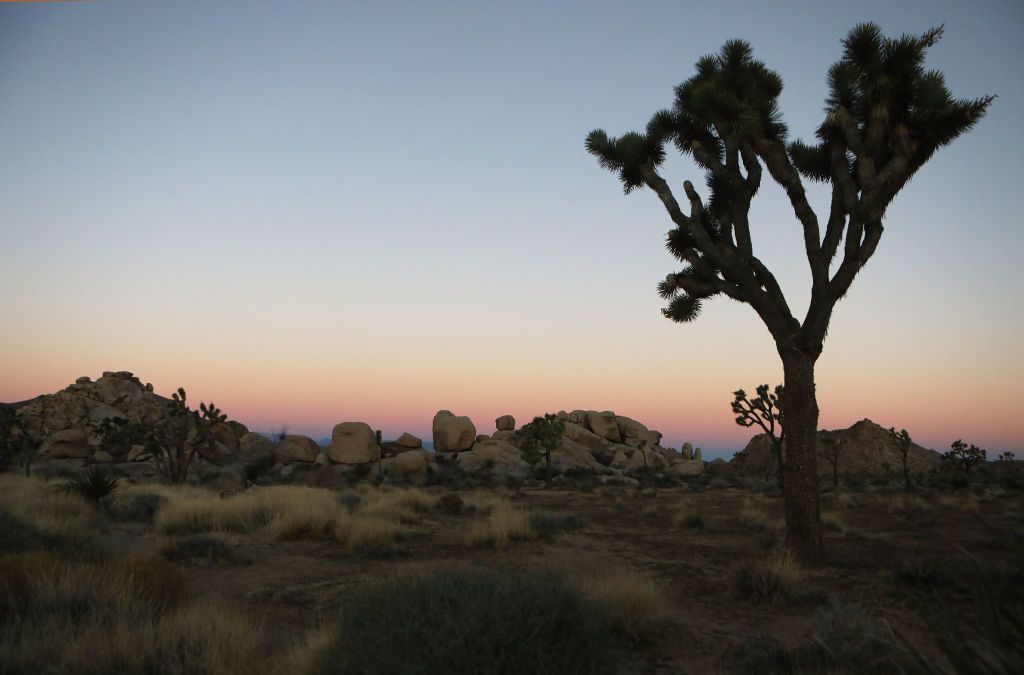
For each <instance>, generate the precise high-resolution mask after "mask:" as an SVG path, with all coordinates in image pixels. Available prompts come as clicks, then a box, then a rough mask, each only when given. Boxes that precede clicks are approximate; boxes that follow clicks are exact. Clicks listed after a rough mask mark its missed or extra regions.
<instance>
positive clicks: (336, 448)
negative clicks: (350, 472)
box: [327, 422, 380, 464]
mask: <svg viewBox="0 0 1024 675" xmlns="http://www.w3.org/2000/svg"><path fill="white" fill-rule="evenodd" d="M379 453H380V449H379V448H378V446H377V434H376V433H374V431H373V429H371V428H370V425H369V424H366V423H365V422H342V423H341V424H338V425H335V427H334V431H333V432H331V445H330V447H329V448H328V449H327V454H328V455H329V456H330V458H331V461H332V462H334V463H335V464H365V463H367V462H374V461H376V460H377V457H378V456H379Z"/></svg>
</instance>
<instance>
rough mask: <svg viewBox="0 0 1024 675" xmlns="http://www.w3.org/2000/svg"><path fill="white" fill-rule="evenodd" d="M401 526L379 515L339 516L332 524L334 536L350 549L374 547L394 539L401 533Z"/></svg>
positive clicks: (357, 549)
mask: <svg viewBox="0 0 1024 675" xmlns="http://www.w3.org/2000/svg"><path fill="white" fill-rule="evenodd" d="M402 531H403V530H402V527H401V526H400V525H399V524H398V523H395V522H393V521H391V520H387V519H386V518H383V517H380V516H366V515H350V514H344V515H342V516H340V517H339V518H338V519H337V520H336V521H335V524H334V530H333V535H334V538H335V539H336V540H337V541H338V543H340V544H341V545H343V546H344V547H345V548H347V549H348V550H350V551H359V550H364V549H370V548H376V547H379V546H383V545H385V544H387V543H389V542H391V541H394V540H395V539H397V538H398V537H399V536H401V534H402Z"/></svg>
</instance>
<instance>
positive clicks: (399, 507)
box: [361, 488, 440, 523]
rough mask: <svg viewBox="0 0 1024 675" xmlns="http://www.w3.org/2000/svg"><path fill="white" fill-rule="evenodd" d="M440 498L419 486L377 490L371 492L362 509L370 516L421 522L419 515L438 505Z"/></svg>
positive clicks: (405, 521)
mask: <svg viewBox="0 0 1024 675" xmlns="http://www.w3.org/2000/svg"><path fill="white" fill-rule="evenodd" d="M439 499H440V498H439V497H438V496H436V495H432V494H430V493H428V492H426V491H424V490H421V489H419V488H409V489H402V490H388V491H377V492H373V493H370V494H369V496H368V497H367V499H366V502H365V503H364V504H363V507H362V509H361V511H362V513H365V514H366V515H369V516H379V517H382V518H386V519H389V520H395V521H397V522H402V523H416V522H419V520H420V518H419V515H421V514H425V513H427V512H429V511H431V510H432V509H434V508H435V507H436V506H437V503H438V500H439Z"/></svg>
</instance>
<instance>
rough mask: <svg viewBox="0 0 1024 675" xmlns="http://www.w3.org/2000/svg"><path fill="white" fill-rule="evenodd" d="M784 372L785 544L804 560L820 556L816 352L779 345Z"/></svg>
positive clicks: (819, 557)
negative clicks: (815, 380)
mask: <svg viewBox="0 0 1024 675" xmlns="http://www.w3.org/2000/svg"><path fill="white" fill-rule="evenodd" d="M780 354H781V355H782V366H783V372H784V376H785V385H784V386H785V393H784V394H783V395H784V396H785V401H784V404H783V405H784V407H785V411H786V416H785V420H784V422H783V424H784V425H785V432H786V462H785V464H784V468H783V471H784V473H785V488H784V494H785V498H786V499H785V501H786V546H787V547H788V548H789V549H790V550H792V551H794V552H795V553H796V554H797V555H798V556H799V557H800V559H801V560H803V561H805V562H812V563H813V562H817V561H819V560H821V555H822V550H821V515H820V505H819V495H818V461H817V455H818V448H817V440H818V439H817V436H818V399H817V397H816V396H815V391H814V362H815V361H816V360H817V356H814V355H811V354H808V353H806V352H803V351H800V350H796V349H788V350H782V349H780Z"/></svg>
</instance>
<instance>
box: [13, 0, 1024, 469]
mask: <svg viewBox="0 0 1024 675" xmlns="http://www.w3.org/2000/svg"><path fill="white" fill-rule="evenodd" d="M869 20H870V21H875V22H878V23H879V24H880V25H881V26H882V28H883V30H884V31H885V32H886V33H887V34H890V35H895V34H899V33H903V32H912V33H920V32H923V31H924V30H926V29H928V28H930V27H932V26H935V25H938V24H945V28H946V30H945V36H944V38H943V39H942V41H941V42H939V43H938V44H937V45H936V46H935V47H934V48H933V49H932V50H931V52H930V55H929V58H928V65H929V66H930V67H934V68H938V69H940V70H942V71H943V72H945V74H946V77H947V82H948V85H949V87H950V89H951V90H952V91H953V93H954V94H955V95H957V96H959V97H964V98H973V97H977V96H981V95H984V94H997V95H998V98H997V99H996V101H995V103H994V105H993V107H992V109H991V112H990V114H989V115H988V116H987V117H986V118H985V119H984V120H982V122H981V123H980V124H979V125H978V126H977V128H976V129H975V130H973V131H971V132H970V133H968V134H967V135H965V136H963V137H961V138H960V139H959V140H957V141H956V142H955V143H954V144H953V145H951V146H949V147H947V148H944V149H942V150H940V151H939V152H938V153H937V154H936V155H935V157H934V158H933V159H932V160H931V161H930V162H929V163H928V164H926V165H925V166H924V168H923V169H922V170H921V171H920V172H919V173H918V174H917V176H916V177H915V178H914V179H913V181H912V182H911V183H910V184H909V185H908V186H907V187H906V188H905V189H904V190H903V192H902V193H901V194H900V195H899V196H897V198H896V200H895V202H894V203H893V205H892V206H891V207H890V209H889V211H888V214H887V217H886V221H885V225H886V231H885V235H884V236H883V238H882V241H881V244H880V246H879V248H878V251H877V253H876V254H875V256H874V258H873V259H872V260H871V261H870V263H869V264H868V265H867V267H866V268H865V269H864V271H863V272H862V273H861V275H860V276H859V277H858V279H857V280H856V281H855V283H854V285H853V287H852V289H851V291H850V293H849V294H848V295H847V296H846V298H844V299H843V300H842V301H841V302H840V304H839V305H838V306H837V308H836V312H835V315H834V318H833V322H832V325H831V328H830V332H829V336H828V338H827V340H826V343H825V349H824V353H823V355H822V357H821V359H820V360H819V362H818V367H817V392H818V403H819V407H820V409H821V418H820V426H821V427H822V428H838V427H846V426H849V425H850V424H852V423H854V422H856V421H858V420H860V419H863V418H870V419H872V420H874V421H875V422H877V423H879V424H881V425H883V426H886V427H888V426H896V427H897V428H900V427H904V428H906V429H907V430H908V431H909V432H910V433H911V435H912V436H913V437H914V439H915V440H916V441H917V442H919V443H921V444H923V445H925V446H927V447H933V448H937V449H945V448H948V446H949V444H950V443H951V442H952V441H953V440H955V439H957V438H963V439H964V440H965V441H968V442H970V443H974V444H976V445H979V446H981V447H984V448H987V449H988V450H989V454H990V456H994V455H995V454H998V452H1002V451H1004V450H1011V451H1016V452H1017V453H1018V455H1020V454H1024V422H1022V421H1021V417H1020V415H1019V414H1018V412H1017V409H1016V405H1015V404H1016V397H1015V395H1016V394H1017V393H1018V390H1017V387H1018V386H1019V384H1020V383H1021V382H1022V381H1024V357H1022V355H1021V347H1022V339H1021V335H1022V332H1024V319H1022V310H1021V307H1022V306H1024V302H1022V295H1024V294H1022V290H1024V282H1022V281H1021V278H1020V276H1019V270H1020V262H1019V261H1020V251H1021V250H1022V248H1024V228H1022V227H1021V225H1022V222H1021V220H1022V219H1021V215H1020V213H1019V211H1018V204H1019V202H1020V199H1019V193H1020V189H1021V188H1020V186H1021V185H1022V184H1024V163H1022V157H1024V134H1022V133H1021V130H1020V126H1019V121H1020V110H1021V109H1022V108H1024V77H1022V73H1021V64H1022V63H1024V42H1022V41H1021V40H1020V39H1019V36H1020V34H1021V31H1022V30H1024V5H1021V4H1020V3H1019V2H1012V1H1006V2H1002V1H990V2H979V3H973V4H971V5H970V6H968V5H967V4H966V3H959V2H918V3H912V2H905V3H890V2H858V3H820V2H801V3H796V2H792V3H790V2H773V3H764V2H754V1H749V2H639V3H627V2H621V3H612V2H607V3H594V2H576V3H572V2H559V3H549V2H535V3H534V2H508V3H475V2H435V3H420V2H379V3H356V2H351V3H337V2H317V1H312V0H310V1H304V2H301V3H286V2H262V1H258V0H219V1H218V2H215V3H210V2H200V1H198V0H196V1H180V2H163V3H157V2H147V1H131V2H128V1H115V0H111V1H104V2H75V3H60V2H56V3H0V286H2V288H3V289H4V292H3V293H2V295H0V354H2V355H3V358H2V359H0V401H18V400H23V399H26V398H30V397H33V396H36V395H38V394H41V393H49V392H54V391H57V390H59V389H61V388H63V387H64V386H66V385H67V384H69V383H71V382H72V381H74V379H75V378H76V377H79V376H82V375H88V376H91V377H93V378H95V377H98V376H99V375H100V374H101V373H102V371H105V370H130V371H132V372H134V373H135V374H136V375H138V376H139V377H140V378H141V379H142V380H143V381H144V382H152V383H153V385H154V387H155V388H156V391H157V392H158V393H164V394H169V393H170V392H172V391H174V390H175V389H176V388H177V387H179V386H184V387H185V388H186V389H187V390H188V393H189V398H190V400H196V401H199V400H207V401H209V400H213V401H215V402H216V403H217V405H219V406H220V407H221V408H222V409H223V410H224V411H225V412H227V413H228V414H229V416H231V417H232V418H234V419H238V420H240V421H242V422H243V423H245V424H246V425H248V426H249V427H250V428H252V429H256V430H272V429H277V428H280V427H281V426H283V425H287V426H288V428H289V430H290V431H291V432H293V433H306V434H309V435H312V436H314V437H316V438H320V437H323V436H328V435H329V434H330V430H331V428H332V427H333V425H334V424H336V423H338V422H343V421H365V422H367V423H369V424H370V425H371V426H373V427H374V428H379V429H382V430H383V432H384V435H385V437H394V436H397V435H398V434H399V433H401V432H403V431H409V432H412V433H414V434H417V435H419V436H421V437H423V438H425V439H429V437H430V425H431V419H432V417H433V415H434V413H435V412H436V411H437V410H439V409H448V410H451V411H452V412H454V413H455V414H458V415H469V416H470V417H471V418H472V419H473V420H474V422H475V423H476V426H477V429H478V430H479V432H480V433H490V432H492V431H493V429H494V423H493V420H494V419H495V418H496V417H497V416H499V415H502V414H505V413H510V414H513V415H514V416H515V417H516V419H517V421H518V422H519V423H523V422H525V421H528V420H529V419H530V418H531V417H532V416H533V415H536V414H540V413H543V412H553V411H556V410H560V409H565V410H572V409H575V408H584V409H596V410H614V411H615V412H616V413H618V414H622V415H628V416H630V417H633V418H635V419H638V420H640V421H642V422H644V423H646V424H647V425H648V426H650V427H651V428H655V429H658V430H660V431H661V432H662V433H664V435H665V440H664V441H663V445H670V446H673V447H679V445H680V444H681V443H682V442H683V441H689V442H691V443H693V444H694V445H696V446H701V447H703V448H704V449H705V456H724V457H728V456H730V455H731V454H732V452H734V451H736V450H739V449H741V448H742V447H743V446H744V445H745V443H746V442H747V440H748V439H749V438H750V436H751V433H750V432H749V430H747V429H742V428H740V427H737V426H736V425H735V423H734V422H733V415H732V413H731V412H730V408H729V403H730V401H731V399H732V392H733V391H734V390H735V389H737V388H740V387H743V388H745V389H747V390H748V391H752V390H753V389H754V388H755V386H756V385H757V384H760V383H763V382H766V383H771V384H775V383H777V382H780V381H781V379H782V368H781V364H780V362H779V358H778V354H777V353H776V351H775V348H774V345H773V342H772V340H771V337H770V336H769V334H768V332H767V330H766V329H765V328H764V327H763V325H762V324H761V323H760V320H759V319H758V318H757V316H756V314H755V313H754V312H753V310H752V309H750V308H749V307H747V306H745V305H741V304H738V303H734V302H731V301H729V300H724V299H721V300H714V301H712V302H710V303H707V304H706V305H705V309H704V312H703V315H702V317H701V318H700V320H698V321H696V322H694V323H690V324H675V323H672V322H670V321H668V320H666V319H664V318H663V317H662V316H661V314H660V311H659V310H660V308H661V307H662V304H663V303H662V301H661V300H660V298H658V296H657V293H656V286H657V283H658V281H660V280H661V279H663V278H664V276H665V274H667V273H669V272H673V271H676V270H677V269H678V264H677V263H676V262H675V261H674V260H673V259H672V257H671V256H670V254H669V253H668V252H667V251H666V250H665V248H664V236H665V233H666V232H667V231H668V229H669V226H670V223H669V220H668V217H667V216H666V214H665V213H664V210H663V209H662V207H661V205H660V202H658V200H657V198H656V197H655V196H654V195H653V193H651V192H650V191H637V192H635V193H633V194H630V195H628V196H627V195H623V193H622V191H621V189H620V188H619V185H618V181H617V179H616V177H615V176H614V175H613V174H611V173H608V172H607V171H604V170H602V169H601V168H600V167H599V166H598V165H597V162H596V161H595V160H594V158H593V157H591V156H589V155H588V154H587V153H586V152H585V150H584V139H585V137H586V135H587V133H588V132H589V131H590V130H592V129H594V128H603V129H606V130H607V131H608V132H609V133H610V134H612V135H618V134H621V133H624V132H626V131H631V130H639V129H642V128H643V127H644V126H645V125H646V123H647V120H648V119H649V118H650V116H651V114H652V113H654V112H655V111H656V110H658V109H661V108H664V107H668V106H670V105H671V103H672V88H673V87H674V86H675V85H676V84H678V83H679V82H682V81H683V80H685V79H686V78H688V77H689V76H690V75H691V74H692V73H693V72H694V69H693V64H694V63H695V62H696V60H697V59H698V58H699V57H701V56H702V55H704V54H707V53H711V52H714V51H716V50H717V49H718V48H719V47H720V46H721V44H722V43H723V42H725V41H726V40H728V39H731V38H737V37H738V38H743V39H746V40H748V41H749V42H751V43H752V45H753V47H754V53H755V56H756V57H757V58H759V59H761V60H763V61H764V62H766V63H767V64H768V65H769V66H770V67H772V68H774V69H775V70H776V71H778V72H779V73H780V75H781V76H782V78H783V80H784V82H785V89H784V91H783V93H782V95H781V97H780V107H781V109H782V111H783V114H784V117H785V119H786V121H787V123H788V124H789V127H790V130H791V136H792V137H802V138H805V139H810V138H811V137H812V136H813V133H814V130H815V128H816V127H817V125H818V124H819V123H820V122H821V119H822V108H823V105H824V99H825V96H826V81H825V75H826V72H827V69H828V67H829V65H831V64H832V63H833V62H834V61H835V60H837V59H838V57H839V55H840V50H841V47H840V39H841V38H842V37H843V36H844V35H845V34H846V32H847V31H848V30H849V29H850V28H851V27H853V26H854V25H855V24H856V23H858V22H861V21H869ZM664 175H665V176H666V178H667V179H668V180H669V182H670V183H671V184H672V185H673V187H675V188H677V189H680V190H681V184H682V181H683V180H686V179H690V180H693V181H694V183H695V184H696V185H702V184H703V177H702V174H701V173H700V171H699V170H698V169H697V168H696V167H695V166H694V165H693V164H692V163H691V162H690V161H689V160H687V159H685V158H673V159H671V160H670V161H669V162H668V163H667V164H666V166H665V169H664ZM810 195H811V197H812V202H813V205H814V206H816V207H817V208H818V209H819V212H821V211H822V210H823V209H824V208H825V207H826V206H827V203H828V195H827V193H826V192H824V191H823V190H822V189H821V188H820V187H815V188H811V189H810ZM751 223H752V231H753V236H754V246H755V251H756V253H757V254H758V256H759V257H760V258H761V259H762V260H763V261H764V262H765V263H766V264H767V265H768V266H769V267H770V268H771V269H772V270H773V271H774V272H775V274H776V276H777V277H778V278H779V279H780V282H781V284H782V287H783V289H784V290H785V292H786V295H787V298H788V299H789V302H790V305H791V306H793V307H794V312H796V313H798V314H799V315H802V313H803V311H804V310H805V308H806V304H807V300H808V297H809V285H810V273H809V271H808V268H807V262H806V259H805V258H804V256H803V252H802V251H803V247H802V239H801V233H800V229H799V226H798V225H797V222H796V220H795V218H794V217H793V215H792V211H791V210H790V207H789V205H788V202H787V200H786V198H785V195H784V193H783V192H782V191H781V190H780V189H779V188H778V187H777V186H776V185H774V184H772V183H770V182H769V181H767V180H766V181H765V183H764V185H763V186H762V189H761V191H760V193H759V194H758V196H757V197H756V198H755V202H754V206H753V208H752V211H751Z"/></svg>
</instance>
